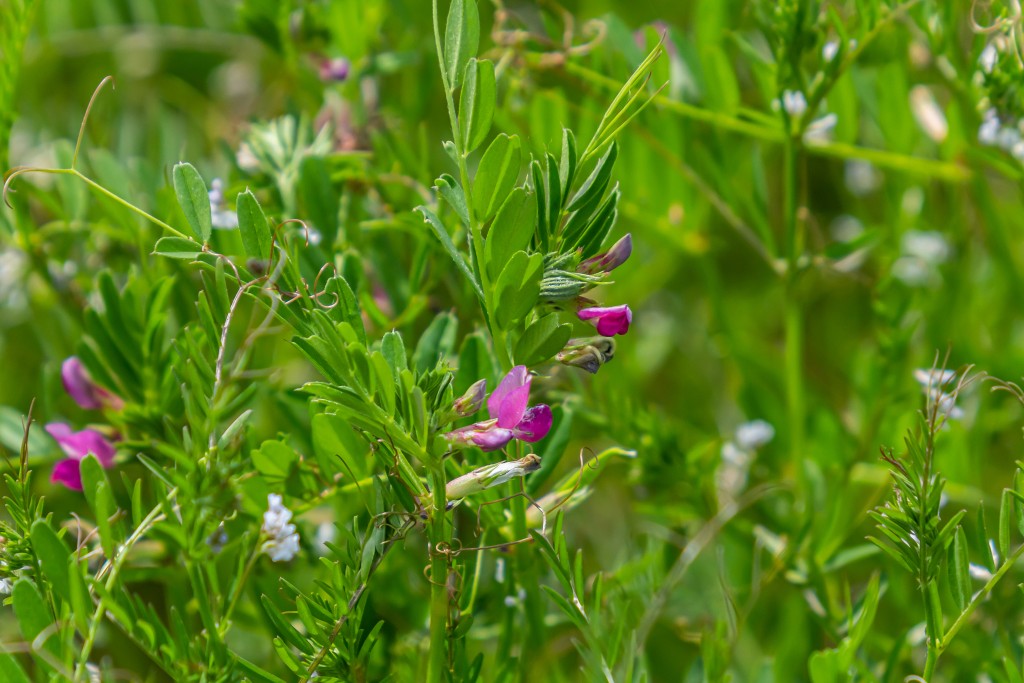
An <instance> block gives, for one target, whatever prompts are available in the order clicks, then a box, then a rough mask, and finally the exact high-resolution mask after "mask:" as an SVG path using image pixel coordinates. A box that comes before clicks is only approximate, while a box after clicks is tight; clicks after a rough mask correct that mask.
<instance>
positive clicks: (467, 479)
mask: <svg viewBox="0 0 1024 683" xmlns="http://www.w3.org/2000/svg"><path fill="white" fill-rule="evenodd" d="M539 469H540V456H539V455H537V454H535V453H530V454H528V455H527V456H526V457H523V458H520V459H519V460H505V461H502V462H498V463H494V464H493V465H484V466H483V467H478V468H476V469H475V470H473V471H472V472H470V473H469V474H464V475H462V476H461V477H458V478H456V479H452V480H451V481H450V482H448V485H447V486H445V497H446V498H448V500H456V499H458V498H465V497H466V496H471V495H473V494H474V493H479V492H481V491H484V490H486V489H489V488H494V487H495V486H500V485H502V484H504V483H505V482H507V481H509V480H511V479H513V478H514V477H525V476H526V475H527V474H529V473H530V472H536V471H537V470H539Z"/></svg>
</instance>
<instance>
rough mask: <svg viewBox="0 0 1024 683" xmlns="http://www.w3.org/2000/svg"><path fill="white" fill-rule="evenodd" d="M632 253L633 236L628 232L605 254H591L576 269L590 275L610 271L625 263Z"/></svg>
mask: <svg viewBox="0 0 1024 683" xmlns="http://www.w3.org/2000/svg"><path fill="white" fill-rule="evenodd" d="M632 253H633V236H632V235H631V234H629V233H626V236H625V237H623V238H622V239H620V240H619V241H618V242H616V243H615V244H613V245H612V247H611V249H609V250H608V251H606V252H605V253H603V254H598V255H597V256H591V257H590V258H588V259H587V260H586V261H583V262H582V263H580V265H579V268H577V269H576V270H577V272H580V273H587V274H589V275H593V274H595V273H608V272H611V271H613V270H615V269H616V268H618V267H619V266H621V265H622V264H623V263H625V262H626V260H627V259H629V256H630V254H632Z"/></svg>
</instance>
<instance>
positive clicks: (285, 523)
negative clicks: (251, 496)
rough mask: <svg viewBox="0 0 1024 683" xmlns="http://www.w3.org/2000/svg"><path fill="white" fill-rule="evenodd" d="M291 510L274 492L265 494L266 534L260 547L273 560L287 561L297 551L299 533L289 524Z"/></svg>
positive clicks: (264, 527)
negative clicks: (265, 538)
mask: <svg viewBox="0 0 1024 683" xmlns="http://www.w3.org/2000/svg"><path fill="white" fill-rule="evenodd" d="M291 518H292V511H291V510H289V509H288V508H286V507H285V506H284V505H283V504H282V498H281V496H280V495H278V494H276V493H271V494H270V495H268V496H267V511H266V512H264V513H263V533H264V534H265V535H266V536H267V540H266V541H264V543H263V546H262V547H261V548H260V550H261V551H262V552H265V553H266V554H267V555H269V556H270V559H271V560H273V561H274V562H288V561H290V560H291V559H292V558H294V557H295V556H296V555H297V554H298V553H299V535H298V534H297V533H296V532H295V525H294V524H290V523H289V522H290V520H291Z"/></svg>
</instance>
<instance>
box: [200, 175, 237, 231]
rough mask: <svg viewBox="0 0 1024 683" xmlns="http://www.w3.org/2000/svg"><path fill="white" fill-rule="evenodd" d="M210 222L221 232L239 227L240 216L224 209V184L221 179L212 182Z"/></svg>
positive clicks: (209, 193)
mask: <svg viewBox="0 0 1024 683" xmlns="http://www.w3.org/2000/svg"><path fill="white" fill-rule="evenodd" d="M207 194H208V195H209V196H210V222H211V224H212V225H213V227H215V228H217V229H219V230H233V229H234V228H237V227H238V216H237V215H236V214H235V212H234V211H229V210H227V209H226V208H224V184H223V183H222V182H221V180H220V178H214V179H213V180H212V181H210V191H209V192H208V193H207Z"/></svg>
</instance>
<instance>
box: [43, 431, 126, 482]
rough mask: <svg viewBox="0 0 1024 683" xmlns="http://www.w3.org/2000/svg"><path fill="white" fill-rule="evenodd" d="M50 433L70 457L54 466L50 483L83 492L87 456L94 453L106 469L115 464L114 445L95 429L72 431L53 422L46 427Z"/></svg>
mask: <svg viewBox="0 0 1024 683" xmlns="http://www.w3.org/2000/svg"><path fill="white" fill-rule="evenodd" d="M46 431H47V432H49V434H50V436H52V437H53V438H54V439H55V440H56V441H57V443H58V445H60V447H61V450H63V451H64V453H65V454H66V455H67V456H68V457H66V458H65V459H63V460H61V461H59V462H58V463H57V464H56V465H54V466H53V474H52V475H51V476H50V481H52V482H54V483H58V484H63V485H64V486H67V487H68V488H69V489H72V490H73V491H81V490H82V471H81V464H82V460H83V459H84V458H85V456H87V455H89V454H90V453H92V454H93V455H95V456H96V459H97V460H99V461H100V464H101V465H102V466H103V467H104V468H109V467H110V466H111V465H113V464H114V454H115V449H114V445H113V444H111V443H110V442H109V441H107V439H106V438H105V437H104V436H103V435H102V434H100V433H99V432H97V431H96V430H94V429H83V430H82V431H80V432H73V431H71V427H69V426H68V425H66V424H64V423H62V422H51V423H50V424H48V425H46Z"/></svg>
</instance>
